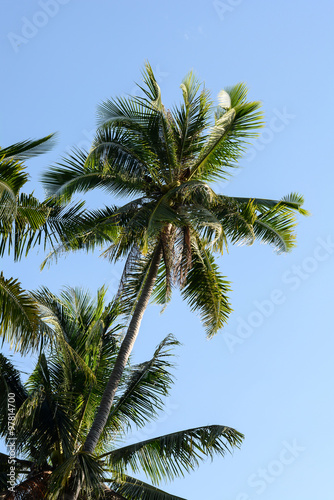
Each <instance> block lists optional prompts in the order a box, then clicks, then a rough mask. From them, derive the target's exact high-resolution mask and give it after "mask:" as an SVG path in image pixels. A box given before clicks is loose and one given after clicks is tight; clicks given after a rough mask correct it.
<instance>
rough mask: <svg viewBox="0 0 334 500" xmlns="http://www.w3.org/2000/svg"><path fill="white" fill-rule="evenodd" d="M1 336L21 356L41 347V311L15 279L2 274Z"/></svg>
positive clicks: (0, 301)
mask: <svg viewBox="0 0 334 500" xmlns="http://www.w3.org/2000/svg"><path fill="white" fill-rule="evenodd" d="M0 306H1V310H0V335H1V336H2V338H3V340H4V341H7V342H9V343H10V344H11V346H12V347H13V348H14V349H16V350H17V351H19V352H20V353H21V354H26V353H27V352H28V351H30V350H34V349H37V348H38V346H39V345H40V340H41V339H40V336H39V326H40V322H39V310H38V306H37V303H36V301H35V300H34V299H33V297H32V296H31V295H29V294H28V293H27V292H26V291H25V290H23V289H22V287H21V284H20V283H19V281H18V280H16V279H14V278H5V277H4V275H3V273H2V272H1V273H0Z"/></svg>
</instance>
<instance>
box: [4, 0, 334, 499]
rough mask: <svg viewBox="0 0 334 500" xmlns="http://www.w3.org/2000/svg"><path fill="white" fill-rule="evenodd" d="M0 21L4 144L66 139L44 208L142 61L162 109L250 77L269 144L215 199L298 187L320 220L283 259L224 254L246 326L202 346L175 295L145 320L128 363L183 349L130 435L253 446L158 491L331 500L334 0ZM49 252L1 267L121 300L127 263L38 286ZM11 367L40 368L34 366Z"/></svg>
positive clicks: (70, 5) (237, 324) (262, 142)
mask: <svg viewBox="0 0 334 500" xmlns="http://www.w3.org/2000/svg"><path fill="white" fill-rule="evenodd" d="M46 4H48V6H49V7H46ZM51 4H52V5H53V10H52V9H51ZM43 6H44V10H43ZM2 7H3V8H2V15H1V19H0V26H1V54H2V68H3V77H2V92H1V95H0V99H1V129H0V130H1V146H7V145H9V144H11V143H14V142H17V141H20V140H24V139H26V138H38V137H41V136H44V135H46V134H48V133H51V132H55V131H58V132H59V134H58V141H57V145H56V147H55V148H54V149H53V151H52V152H50V153H48V154H47V155H44V156H43V157H40V158H38V159H35V160H32V161H30V162H29V164H28V167H29V172H30V176H31V184H30V188H31V190H35V194H36V195H38V196H39V197H40V198H42V197H43V189H42V187H41V185H40V183H39V179H40V175H41V172H42V171H43V170H45V169H46V168H47V166H48V165H50V164H52V163H53V162H55V161H57V160H58V159H59V158H60V156H61V155H62V154H63V153H64V152H65V151H66V150H68V149H69V148H71V147H72V146H74V145H79V146H83V147H84V146H86V147H89V144H90V141H91V139H92V137H93V132H94V128H95V124H96V121H95V120H96V106H97V104H98V103H100V102H101V101H102V100H104V99H106V98H109V97H111V96H117V95H121V94H125V93H130V94H132V93H134V92H135V91H136V90H135V85H134V82H135V81H137V82H139V81H140V71H141V69H142V67H143V64H144V62H145V60H149V61H150V63H151V65H152V67H153V69H154V70H155V72H156V76H157V79H158V80H159V83H160V85H161V89H162V95H163V101H164V103H165V104H166V105H167V106H171V105H172V104H173V103H174V102H178V101H179V100H180V98H181V91H180V89H179V85H180V83H181V80H182V78H183V77H184V76H185V74H186V73H187V72H188V71H189V70H190V69H194V70H195V72H196V73H197V75H198V77H199V78H200V79H201V80H205V82H206V86H207V87H208V88H209V89H211V90H212V93H213V96H216V95H217V94H218V92H219V90H220V89H221V88H223V87H226V86H229V85H232V84H235V83H237V82H239V81H246V82H247V84H248V86H249V88H250V98H251V99H254V100H262V102H263V108H264V111H265V115H266V122H267V127H266V129H265V130H264V131H263V135H262V138H260V139H258V140H256V141H255V143H254V144H253V145H252V146H250V148H249V151H248V153H247V155H246V156H245V158H244V159H243V160H242V161H241V162H240V169H239V170H238V171H236V172H235V174H236V175H235V176H234V178H233V179H232V180H231V181H230V182H228V183H225V184H223V183H222V184H220V185H219V186H217V191H220V192H221V193H225V194H228V195H239V196H257V197H268V198H275V199H276V198H277V199H279V198H280V197H282V196H284V195H286V194H288V193H290V192H292V191H298V192H300V193H302V194H303V195H304V196H305V207H306V208H307V209H309V210H310V211H311V212H312V217H309V218H300V224H299V226H298V246H297V248H296V249H295V250H293V252H291V253H290V254H288V255H281V256H277V255H275V253H274V252H273V250H272V248H270V247H268V246H262V245H259V244H255V245H254V246H252V247H230V252H229V254H226V255H225V256H224V257H223V258H220V264H221V269H222V270H223V272H224V274H226V276H228V277H229V279H230V280H231V281H232V283H233V293H232V294H231V300H232V305H233V308H234V312H233V314H232V315H231V317H230V320H229V323H228V325H227V326H226V327H225V329H224V330H223V331H222V332H221V333H220V334H218V335H217V336H216V337H215V338H214V339H212V340H210V341H207V340H206V339H205V334H204V331H203V328H202V327H201V324H200V322H199V319H198V318H197V317H196V316H195V315H193V314H192V313H190V311H189V310H188V308H187V306H186V304H185V303H183V302H182V301H181V299H180V297H179V296H178V294H177V293H175V294H174V298H173V301H172V303H171V305H170V306H169V307H168V308H167V310H166V311H165V312H164V314H163V315H160V309H159V308H158V307H157V306H151V307H150V309H149V310H148V311H147V312H146V314H145V317H144V321H143V325H142V329H141V332H140V335H139V338H138V341H137V345H136V347H135V354H134V358H135V359H136V360H144V359H147V358H149V357H150V356H151V354H152V352H153V349H154V347H155V345H156V344H158V343H159V342H160V340H161V339H162V338H163V337H164V336H166V335H167V334H168V333H169V332H172V333H173V334H174V335H175V336H176V337H177V338H178V339H179V340H180V341H181V342H182V344H183V345H182V347H180V348H178V350H177V354H178V358H177V363H178V368H177V371H176V377H177V380H176V384H175V387H174V389H173V391H172V394H171V397H170V399H169V401H168V402H167V411H166V413H165V414H164V415H161V418H160V420H159V421H158V422H157V423H156V424H154V425H152V426H150V427H148V428H147V430H146V431H145V432H141V433H140V434H137V435H135V436H134V437H133V439H136V438H138V437H139V438H142V439H145V438H148V437H153V436H154V435H156V434H164V433H167V432H173V431H175V430H178V429H182V428H190V427H194V426H198V425H207V424H214V423H216V424H225V425H229V426H232V427H235V428H236V429H238V430H240V431H241V432H243V433H244V434H245V436H246V439H245V441H244V444H243V445H242V448H241V450H240V451H237V452H235V453H234V455H233V456H232V457H227V458H225V459H222V458H216V459H214V461H213V462H212V463H210V462H207V463H206V464H205V465H202V466H201V467H200V468H199V469H198V470H197V471H195V472H194V473H193V474H192V475H191V476H187V477H185V478H184V479H182V480H178V481H175V482H173V483H172V484H168V485H162V486H163V487H164V488H165V489H167V490H168V491H170V492H172V493H175V494H177V495H179V496H181V497H182V496H183V497H185V498H188V499H191V500H197V499H201V498H203V497H204V496H205V497H207V498H213V499H217V500H249V499H256V498H265V499H266V500H282V498H284V499H290V498H291V499H293V500H298V499H303V500H314V499H315V498H321V499H322V500H329V499H331V498H332V495H333V493H332V491H333V486H332V475H333V470H332V466H333V451H332V450H333V446H334V437H333V431H332V427H333V425H332V424H333V420H334V415H333V347H334V345H333V332H332V331H333V292H332V289H333V267H334V228H333V217H332V199H333V180H334V179H333V158H332V144H331V143H332V137H333V120H332V116H333V115H332V113H333V99H334V98H333V95H334V94H333V67H332V60H333V30H332V25H333V4H332V2H330V1H329V0H327V1H325V0H322V1H320V2H317V3H315V2H313V1H312V2H311V1H309V0H307V1H306V0H303V1H302V0H295V1H294V2H290V1H288V0H281V1H279V2H268V1H265V0H254V1H252V2H247V1H245V0H244V1H242V0H226V1H223V0H222V1H220V2H218V1H216V2H212V1H209V2H207V1H204V0H192V1H188V0H185V1H181V2H180V1H176V0H170V1H169V3H168V5H167V2H162V1H153V0H148V1H145V2H144V1H143V2H135V1H125V2H116V1H114V0H110V1H105V0H100V1H97V2H93V1H87V0H80V1H79V0H62V1H60V0H54V1H52V2H49V3H47V2H46V1H45V2H43V0H40V1H36V0H31V1H30V2H25V1H22V0H21V1H16V2H13V1H10V0H4V1H3V2H2ZM48 9H49V10H48ZM50 9H51V10H50ZM46 11H48V14H47V13H46ZM26 191H28V188H27V189H26ZM87 200H88V201H87V203H88V206H94V207H97V206H101V204H103V203H112V202H114V201H115V200H111V199H110V198H109V199H108V198H107V197H106V196H105V195H103V194H101V193H95V194H91V195H89V196H87ZM43 256H44V253H43V250H42V249H39V251H37V250H36V252H34V253H32V254H31V255H30V256H29V257H28V258H27V259H26V260H24V261H22V262H20V263H17V264H14V263H12V261H11V259H9V258H5V259H3V265H2V268H3V270H4V272H5V274H6V276H14V277H18V278H19V279H20V280H21V282H22V283H23V285H24V286H25V287H26V288H28V289H34V288H36V287H38V286H40V285H46V286H48V287H49V288H50V289H51V290H52V291H54V292H58V291H59V290H60V288H61V287H62V286H63V285H72V286H78V285H80V286H83V287H86V288H89V289H90V290H91V291H92V292H95V291H96V289H97V288H98V287H100V286H101V285H102V284H104V283H106V284H107V285H109V297H111V296H112V294H113V293H114V292H115V289H116V287H117V279H118V277H119V273H120V269H121V267H120V266H119V267H116V268H111V266H110V265H109V264H108V263H107V262H105V261H103V260H102V259H101V258H99V256H98V252H96V253H95V254H94V255H86V254H73V255H70V256H68V257H67V258H61V259H60V260H59V262H58V264H57V265H52V266H51V267H50V268H49V269H46V270H44V271H43V272H40V271H39V265H40V263H41V261H42V259H43ZM17 363H18V366H19V367H20V368H22V369H23V370H27V369H29V366H30V361H29V360H20V359H17ZM291 449H292V451H291Z"/></svg>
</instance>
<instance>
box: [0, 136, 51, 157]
mask: <svg viewBox="0 0 334 500" xmlns="http://www.w3.org/2000/svg"><path fill="white" fill-rule="evenodd" d="M54 139H55V134H49V135H47V136H45V137H42V139H36V140H26V141H21V142H17V143H15V144H12V145H11V146H8V147H6V148H0V156H4V157H5V158H6V159H11V160H19V161H22V160H28V159H30V158H32V157H34V156H38V155H40V154H44V153H46V152H48V151H50V149H52V147H53V146H54Z"/></svg>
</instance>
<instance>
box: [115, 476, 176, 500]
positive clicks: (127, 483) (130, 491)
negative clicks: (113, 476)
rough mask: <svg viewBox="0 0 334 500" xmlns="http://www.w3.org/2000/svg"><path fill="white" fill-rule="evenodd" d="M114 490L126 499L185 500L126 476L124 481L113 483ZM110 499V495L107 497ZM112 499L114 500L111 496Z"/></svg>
mask: <svg viewBox="0 0 334 500" xmlns="http://www.w3.org/2000/svg"><path fill="white" fill-rule="evenodd" d="M112 487H113V490H115V491H116V492H118V493H121V494H122V495H123V497H124V498H127V499H129V500H130V499H132V500H185V499H184V498H181V497H177V496H175V495H172V494H170V493H167V492H165V491H162V490H160V489H158V488H157V487H156V486H152V485H151V484H147V483H144V482H143V481H140V480H139V479H135V478H133V477H130V476H127V475H125V476H124V478H123V481H121V482H117V481H116V480H113V481H112ZM106 498H108V495H106ZM111 498H113V497H112V496H111Z"/></svg>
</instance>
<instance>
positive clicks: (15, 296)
mask: <svg viewBox="0 0 334 500" xmlns="http://www.w3.org/2000/svg"><path fill="white" fill-rule="evenodd" d="M52 139H53V135H48V136H46V137H43V138H42V139H38V140H27V141H22V142H19V143H16V144H12V145H11V146H8V147H6V148H0V256H1V257H2V256H3V255H4V254H5V253H10V254H11V255H12V256H13V257H14V260H19V259H20V258H21V257H22V256H23V255H24V254H27V253H28V251H29V250H30V249H31V248H32V247H34V246H35V245H36V244H44V247H46V245H47V244H51V245H52V244H54V243H55V242H57V241H60V239H59V235H62V236H63V235H64V234H66V232H67V231H69V230H70V227H71V226H72V225H73V224H74V222H75V221H77V220H78V218H79V219H80V209H81V206H82V204H79V205H76V206H71V207H68V208H66V209H65V210H64V208H61V207H59V206H58V205H57V204H56V203H55V200H50V199H49V200H46V201H43V202H40V201H38V200H37V199H36V198H35V197H34V196H33V194H25V193H22V192H21V190H22V188H23V186H24V185H25V184H26V183H27V182H28V180H29V176H28V174H27V172H26V167H25V165H24V162H25V161H26V160H29V159H30V158H32V157H34V156H37V155H40V154H43V153H45V152H47V151H48V150H49V149H50V148H51V147H52V145H53V140H52ZM37 330H38V321H37V308H36V304H35V303H34V300H33V299H32V297H31V296H30V295H29V294H28V293H27V292H26V291H25V290H23V289H22V287H21V284H20V283H19V281H18V280H17V279H14V278H6V277H5V276H4V275H3V273H2V272H1V273H0V335H1V336H3V338H4V339H5V340H7V341H9V342H10V343H11V344H13V345H14V346H15V347H16V348H18V349H19V350H20V351H21V353H25V352H27V351H28V350H30V349H31V348H34V347H37V345H38V344H39V337H38V332H37Z"/></svg>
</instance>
